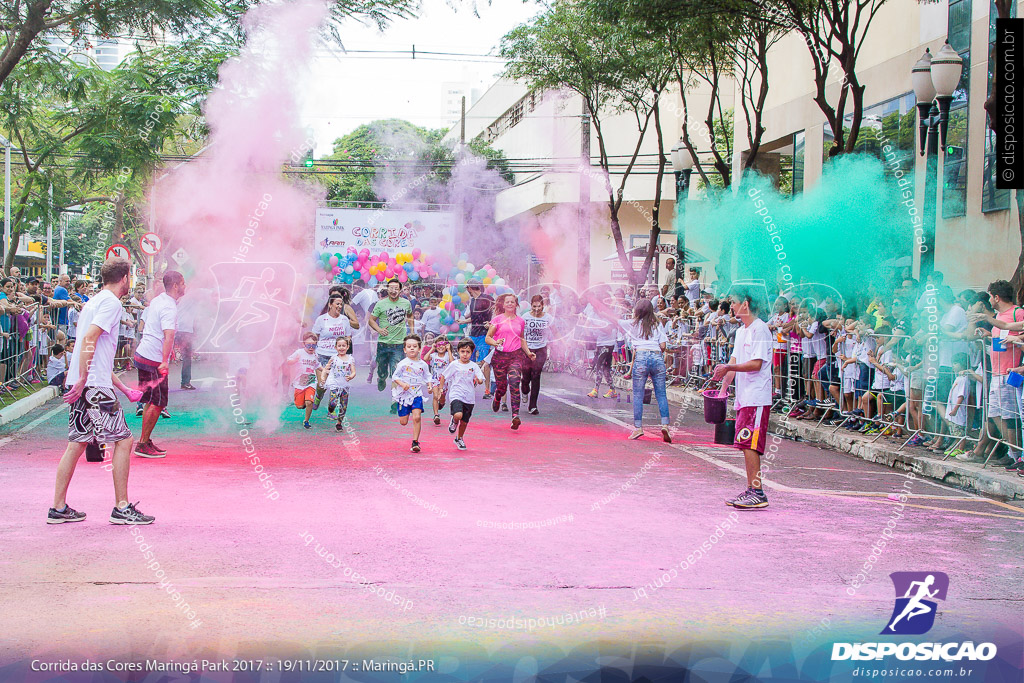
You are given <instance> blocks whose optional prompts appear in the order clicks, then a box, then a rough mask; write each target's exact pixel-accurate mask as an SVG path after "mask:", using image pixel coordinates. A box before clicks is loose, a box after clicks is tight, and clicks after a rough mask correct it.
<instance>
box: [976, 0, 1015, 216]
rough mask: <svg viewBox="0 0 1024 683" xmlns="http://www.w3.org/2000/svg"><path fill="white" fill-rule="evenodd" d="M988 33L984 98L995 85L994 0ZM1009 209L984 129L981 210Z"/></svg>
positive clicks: (987, 130)
mask: <svg viewBox="0 0 1024 683" xmlns="http://www.w3.org/2000/svg"><path fill="white" fill-rule="evenodd" d="M988 16H989V22H988V25H989V31H988V90H987V92H986V96H991V95H992V86H993V85H994V84H995V69H996V53H995V45H996V18H997V17H998V16H999V13H998V12H997V11H996V3H995V0H990V6H989V15H988ZM1010 16H1012V17H1015V16H1017V3H1016V1H1014V2H1011V3H1010ZM1009 208H1010V191H1009V190H1005V189H1004V190H1000V189H999V188H997V187H996V134H995V133H994V132H992V129H990V128H988V127H987V126H986V127H985V159H984V164H983V166H982V169H981V210H982V211H983V212H987V211H1005V210H1006V209H1009Z"/></svg>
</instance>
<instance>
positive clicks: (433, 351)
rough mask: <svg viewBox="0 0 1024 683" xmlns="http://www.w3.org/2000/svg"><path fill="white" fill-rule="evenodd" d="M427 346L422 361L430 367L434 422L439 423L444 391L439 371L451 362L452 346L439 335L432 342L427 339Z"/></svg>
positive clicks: (442, 408)
mask: <svg viewBox="0 0 1024 683" xmlns="http://www.w3.org/2000/svg"><path fill="white" fill-rule="evenodd" d="M427 344H428V345H427V348H426V350H425V351H424V352H423V361H424V362H425V363H426V364H427V365H428V366H429V367H430V376H431V377H432V378H433V381H434V396H433V398H434V424H435V425H440V424H441V416H440V415H439V414H438V413H439V412H440V411H441V410H444V404H445V391H444V387H442V386H441V382H440V379H441V373H442V372H444V369H445V368H446V367H448V365H449V364H450V363H451V362H452V348H451V344H449V343H448V337H446V336H444V335H439V336H438V337H436V338H434V340H433V344H431V343H430V340H429V339H428V340H427Z"/></svg>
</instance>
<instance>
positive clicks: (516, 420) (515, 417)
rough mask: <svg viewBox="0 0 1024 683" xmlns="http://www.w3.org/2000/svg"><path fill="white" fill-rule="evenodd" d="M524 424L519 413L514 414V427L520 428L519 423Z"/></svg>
mask: <svg viewBox="0 0 1024 683" xmlns="http://www.w3.org/2000/svg"><path fill="white" fill-rule="evenodd" d="M521 424H523V421H522V420H520V419H519V416H518V415H513V416H512V429H519V425H521Z"/></svg>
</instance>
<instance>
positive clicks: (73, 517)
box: [46, 504, 85, 524]
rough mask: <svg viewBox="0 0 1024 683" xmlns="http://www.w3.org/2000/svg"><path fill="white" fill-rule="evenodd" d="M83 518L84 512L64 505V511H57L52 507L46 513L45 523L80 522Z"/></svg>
mask: <svg viewBox="0 0 1024 683" xmlns="http://www.w3.org/2000/svg"><path fill="white" fill-rule="evenodd" d="M83 519H85V513H84V512H79V511H78V510H75V509H73V508H72V507H71V506H70V505H67V504H65V505H64V512H57V511H56V510H54V509H53V508H50V511H49V512H47V513H46V523H47V524H63V523H64V522H81V521H82V520H83Z"/></svg>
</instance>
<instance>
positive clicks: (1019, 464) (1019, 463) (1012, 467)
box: [1006, 460, 1024, 471]
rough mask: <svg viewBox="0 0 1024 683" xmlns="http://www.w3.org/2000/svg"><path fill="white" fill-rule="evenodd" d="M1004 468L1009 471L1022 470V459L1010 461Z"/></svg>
mask: <svg viewBox="0 0 1024 683" xmlns="http://www.w3.org/2000/svg"><path fill="white" fill-rule="evenodd" d="M1006 469H1008V470H1011V471H1012V470H1024V460H1017V461H1016V462H1011V463H1010V464H1009V465H1007V466H1006Z"/></svg>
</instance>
